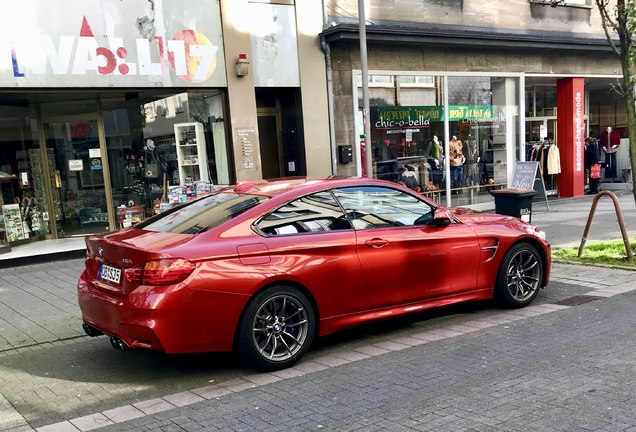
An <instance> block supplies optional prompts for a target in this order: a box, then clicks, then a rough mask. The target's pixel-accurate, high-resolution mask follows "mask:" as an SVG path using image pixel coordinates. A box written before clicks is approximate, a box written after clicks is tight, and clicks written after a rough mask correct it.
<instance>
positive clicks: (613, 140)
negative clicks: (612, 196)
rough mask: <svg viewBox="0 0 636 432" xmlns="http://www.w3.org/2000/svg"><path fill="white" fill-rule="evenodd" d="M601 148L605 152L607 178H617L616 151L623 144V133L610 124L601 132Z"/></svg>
mask: <svg viewBox="0 0 636 432" xmlns="http://www.w3.org/2000/svg"><path fill="white" fill-rule="evenodd" d="M600 138H601V149H602V150H603V153H605V178H606V179H612V180H614V179H616V152H617V151H618V146H619V145H620V144H621V135H620V134H619V133H618V131H617V130H613V129H612V127H611V126H608V127H607V129H605V131H604V132H602V133H601V137H600Z"/></svg>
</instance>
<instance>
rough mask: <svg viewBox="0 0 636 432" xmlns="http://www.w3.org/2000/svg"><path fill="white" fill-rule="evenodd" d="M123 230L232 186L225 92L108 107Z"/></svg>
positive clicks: (147, 96)
mask: <svg viewBox="0 0 636 432" xmlns="http://www.w3.org/2000/svg"><path fill="white" fill-rule="evenodd" d="M102 112H103V117H104V124H105V132H106V140H107V142H106V147H107V149H108V159H109V165H110V177H111V185H112V192H113V200H114V205H115V208H116V209H117V210H116V211H117V223H118V228H123V227H127V226H131V225H134V224H136V223H138V222H140V221H142V220H144V219H145V218H146V217H148V216H151V215H153V214H155V213H158V212H160V211H162V210H165V209H167V208H170V207H172V206H174V205H176V204H178V203H181V202H186V201H189V200H191V199H193V198H195V197H197V196H199V195H202V194H206V193H209V192H210V191H211V190H213V189H214V187H216V186H218V185H227V184H229V183H230V172H229V158H228V154H229V153H228V149H227V142H226V132H225V121H224V117H225V116H224V112H223V94H222V93H221V92H188V93H179V94H165V93H163V94H158V93H157V94H155V93H150V92H149V93H140V94H137V95H136V97H128V98H127V99H126V100H104V101H103V102H102Z"/></svg>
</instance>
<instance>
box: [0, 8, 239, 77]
mask: <svg viewBox="0 0 636 432" xmlns="http://www.w3.org/2000/svg"><path fill="white" fill-rule="evenodd" d="M176 10H178V11H179V12H180V13H174V11H176ZM184 85H187V86H198V85H200V86H206V87H221V86H226V85H227V81H226V75H225V64H224V53H223V37H222V30H221V19H220V10H219V2H218V0H196V1H195V0H148V1H134V2H131V1H125V2H124V1H121V0H49V1H46V2H42V1H39V0H24V1H21V2H18V3H13V4H12V9H11V12H10V13H5V14H2V16H1V17H0V86H2V87H65V86H68V87H88V86H102V87H110V86H115V87H133V86H134V87H138V86H142V87H149V86H152V87H173V86H175V87H176V86H180V87H182V86H184Z"/></svg>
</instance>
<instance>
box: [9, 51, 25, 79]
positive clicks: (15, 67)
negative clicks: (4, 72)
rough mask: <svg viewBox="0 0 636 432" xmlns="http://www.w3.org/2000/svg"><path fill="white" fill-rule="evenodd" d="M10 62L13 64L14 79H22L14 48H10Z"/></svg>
mask: <svg viewBox="0 0 636 432" xmlns="http://www.w3.org/2000/svg"><path fill="white" fill-rule="evenodd" d="M11 61H12V62H13V76H14V77H16V78H21V77H23V76H24V74H23V73H22V72H20V66H18V56H17V55H16V53H15V48H11Z"/></svg>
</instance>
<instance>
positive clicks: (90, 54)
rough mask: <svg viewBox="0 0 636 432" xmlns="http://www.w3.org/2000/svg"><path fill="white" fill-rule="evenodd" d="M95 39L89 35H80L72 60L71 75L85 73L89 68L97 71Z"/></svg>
mask: <svg viewBox="0 0 636 432" xmlns="http://www.w3.org/2000/svg"><path fill="white" fill-rule="evenodd" d="M97 48H99V47H98V45H97V40H95V38H91V37H81V38H79V40H78V41H77V50H76V51H75V61H74V62H73V70H72V72H71V73H72V74H73V75H86V72H87V71H89V70H92V71H95V72H97V68H98V65H97V63H98V61H97Z"/></svg>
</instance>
